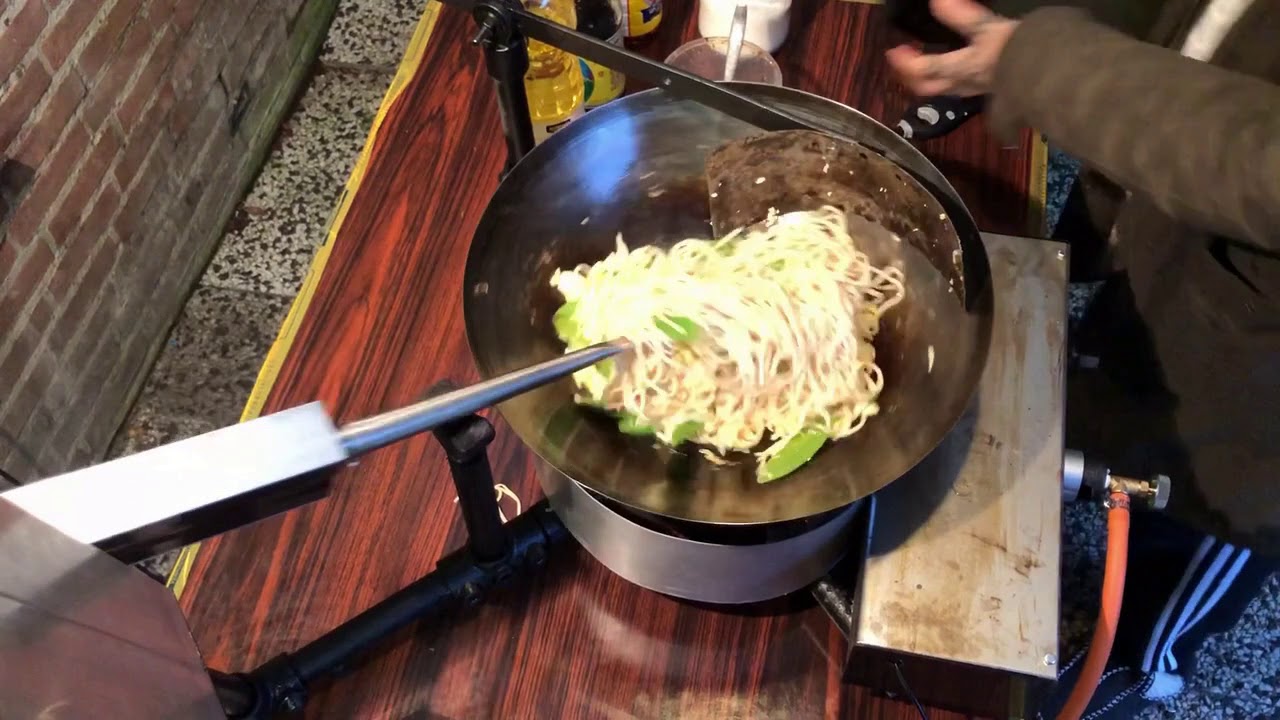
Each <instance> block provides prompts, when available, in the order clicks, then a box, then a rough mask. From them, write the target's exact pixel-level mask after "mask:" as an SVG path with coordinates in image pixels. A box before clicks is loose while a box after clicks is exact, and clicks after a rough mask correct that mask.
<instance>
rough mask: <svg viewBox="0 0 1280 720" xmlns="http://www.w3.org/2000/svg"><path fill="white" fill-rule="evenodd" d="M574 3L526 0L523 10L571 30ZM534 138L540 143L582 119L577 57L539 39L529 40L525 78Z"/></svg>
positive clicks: (579, 71) (573, 23) (562, 0)
mask: <svg viewBox="0 0 1280 720" xmlns="http://www.w3.org/2000/svg"><path fill="white" fill-rule="evenodd" d="M573 2H574V0H524V8H525V10H528V11H529V12H531V13H533V14H535V15H540V16H542V17H544V18H547V19H548V20H552V21H554V22H556V23H559V24H561V25H564V26H565V27H569V28H575V29H576V28H577V24H578V20H577V14H576V13H575V12H574V7H573ZM524 92H525V95H527V96H528V98H529V115H530V116H531V118H532V120H533V139H534V141H535V142H538V143H541V142H542V141H544V140H546V139H547V138H548V137H550V136H551V134H552V133H554V132H555V131H556V130H559V129H560V128H562V127H564V126H565V125H568V124H569V122H570V121H572V120H574V119H575V118H578V117H581V116H582V113H583V112H584V108H583V102H582V70H581V69H580V68H579V66H578V58H576V57H574V56H573V55H570V54H569V53H567V52H565V51H563V50H560V49H559V48H554V47H551V46H550V45H547V44H545V43H541V42H538V41H536V40H530V41H529V72H527V73H525V75H524Z"/></svg>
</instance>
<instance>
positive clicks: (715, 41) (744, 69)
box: [667, 37, 782, 86]
mask: <svg viewBox="0 0 1280 720" xmlns="http://www.w3.org/2000/svg"><path fill="white" fill-rule="evenodd" d="M728 49H729V38H727V37H712V38H698V39H697V40H691V41H689V42H687V43H685V44H684V45H681V46H680V47H678V48H676V51H675V52H673V53H671V54H670V55H668V56H667V64H668V65H670V66H671V67H674V68H677V69H679V70H683V71H685V72H687V73H689V74H690V75H697V76H698V77H700V78H704V79H707V80H724V66H725V64H726V61H727V59H728V58H727V57H726V54H727V52H728ZM733 79H734V80H735V81H738V80H741V81H742V82H758V83H765V84H767V85H779V86H780V85H782V68H780V67H778V63H777V61H775V60H774V59H773V56H771V55H769V53H767V52H765V51H764V50H763V49H761V48H760V46H759V45H752V44H751V43H749V42H746V41H743V43H742V54H741V55H739V56H738V70H737V72H735V73H734V77H733Z"/></svg>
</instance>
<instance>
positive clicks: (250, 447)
mask: <svg viewBox="0 0 1280 720" xmlns="http://www.w3.org/2000/svg"><path fill="white" fill-rule="evenodd" d="M630 347H631V346H630V344H629V343H628V342H626V341H625V340H618V341H613V342H608V343H601V344H598V345H593V346H591V347H588V348H584V349H582V350H579V351H577V352H573V353H569V354H566V355H563V356H561V357H558V358H555V359H553V360H548V361H546V362H543V363H539V364H537V365H533V366H531V367H528V368H523V369H520V370H516V371H513V372H510V373H506V374H504V375H501V376H498V377H495V378H493V379H491V380H486V381H484V382H480V383H476V384H474V385H471V386H469V387H465V388H461V389H458V390H451V391H448V392H445V393H443V394H440V395H436V396H434V397H431V398H429V399H427V400H423V401H421V402H418V403H414V404H413V405H410V406H408V407H405V408H400V409H398V410H392V411H390V412H386V413H383V414H381V415H376V416H374V417H371V418H368V419H366V420H361V421H358V422H354V423H351V424H350V425H347V426H345V427H343V428H341V429H338V428H337V427H335V426H334V423H333V421H332V419H331V418H330V417H329V415H328V413H327V412H325V410H324V408H323V407H321V406H320V404H319V403H311V404H308V405H303V406H300V407H296V408H291V409H289V410H284V411H282V412H278V413H273V414H271V415H266V416H263V417H260V418H257V419H254V420H251V421H248V422H245V423H240V424H238V425H232V426H230V427H226V428H222V429H221V430H215V431H213V432H211V433H206V434H204V435H200V436H197V437H194V438H190V439H187V440H182V441H179V442H176V443H170V444H168V445H163V446H160V447H158V448H155V449H152V450H147V451H144V452H140V453H136V454H134V455H129V456H127V457H123V458H119V459H117V460H112V461H110V462H105V463H101V464H99V465H94V466H92V467H88V468H84V469H81V470H76V471H73V472H69V473H66V474H64V475H58V476H56V477H52V478H48V479H46V480H41V481H39V482H35V483H31V484H30V485H24V486H22V487H18V488H15V489H13V490H9V491H7V492H5V493H3V494H0V500H3V501H8V502H10V503H12V504H13V505H16V506H17V507H18V508H20V509H22V510H23V511H25V512H26V513H27V514H28V515H31V516H33V517H35V518H36V519H38V520H41V521H43V522H44V523H45V524H46V525H50V526H52V527H54V528H56V529H57V530H60V531H61V532H62V533H63V534H64V535H67V536H69V537H71V538H72V539H74V540H78V541H80V542H82V543H85V544H89V545H97V546H98V547H99V548H100V549H102V550H104V551H106V552H109V553H111V554H112V555H114V556H115V557H116V558H117V559H119V560H122V561H124V562H132V561H136V560H141V559H144V558H146V557H150V556H152V555H156V554H158V553H160V552H164V551H166V550H170V549H173V548H178V547H182V546H183V545H187V544H189V543H192V542H195V541H198V540H202V539H204V538H207V537H210V536H212V535H216V534H219V533H222V532H226V531H228V530H232V529H234V528H237V527H242V526H244V525H248V524H250V523H253V522H256V521H258V520H261V519H263V518H266V517H269V516H271V515H275V514H277V513H280V512H284V511H286V510H290V509H292V508H295V507H298V506H300V505H303V504H305V503H308V502H311V501H313V500H318V499H320V498H322V497H324V496H325V495H326V494H327V493H328V489H329V484H330V482H331V476H332V473H331V469H332V468H333V467H335V466H338V465H341V464H342V463H344V462H346V461H348V460H350V459H351V458H353V457H356V456H358V455H361V454H363V453H367V452H369V451H371V450H375V449H377V448H380V447H384V446H386V445H389V444H391V443H394V442H397V441H399V440H403V439H405V438H408V437H411V436H413V435H416V434H418V433H421V432H425V431H427V430H435V429H437V428H441V427H442V426H445V425H446V424H448V423H450V422H451V421H454V420H459V419H462V418H466V417H468V416H470V415H471V414H473V413H475V412H476V411H478V410H481V409H483V408H486V407H489V406H491V405H495V404H497V403H500V402H503V401H504V400H508V399H510V398H512V397H515V396H516V395H519V394H521V393H524V392H528V391H530V390H533V389H534V388H537V387H540V386H542V385H546V384H549V383H552V382H555V381H557V380H559V379H561V378H564V377H566V376H568V375H570V374H572V373H574V372H577V371H578V370H582V369H583V368H587V367H590V366H592V365H594V364H596V363H598V362H600V361H601V360H605V359H607V358H610V357H613V356H615V355H618V354H619V353H623V352H626V351H628V350H629V349H630ZM484 491H485V492H486V493H487V492H490V489H489V488H488V487H486V488H485V489H484Z"/></svg>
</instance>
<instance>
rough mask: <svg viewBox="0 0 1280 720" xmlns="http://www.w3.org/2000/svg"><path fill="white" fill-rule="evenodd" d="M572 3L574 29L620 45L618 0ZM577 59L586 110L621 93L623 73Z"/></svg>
mask: <svg viewBox="0 0 1280 720" xmlns="http://www.w3.org/2000/svg"><path fill="white" fill-rule="evenodd" d="M574 4H575V9H576V10H577V13H578V32H580V33H583V34H586V35H590V36H591V37H594V38H596V39H598V40H604V41H605V42H608V43H610V44H611V45H617V46H619V47H621V46H622V38H623V34H624V33H625V29H624V22H623V17H624V13H625V11H624V10H623V7H622V3H621V1H620V0H576V2H575V3H574ZM578 62H579V63H580V65H581V67H582V79H583V98H584V100H585V103H586V108H587V110H592V109H595V108H598V107H600V106H601V105H603V104H605V103H607V102H609V101H610V100H616V99H617V98H618V97H620V96H621V95H622V90H623V88H624V86H625V85H626V81H627V78H626V76H625V75H623V74H622V73H620V72H618V71H616V70H612V69H610V68H607V67H604V66H603V65H597V64H595V63H593V62H591V61H590V60H587V59H585V58H578Z"/></svg>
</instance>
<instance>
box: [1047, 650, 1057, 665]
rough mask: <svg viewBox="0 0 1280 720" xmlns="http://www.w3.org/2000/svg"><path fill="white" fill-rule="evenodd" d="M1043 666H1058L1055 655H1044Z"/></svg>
mask: <svg viewBox="0 0 1280 720" xmlns="http://www.w3.org/2000/svg"><path fill="white" fill-rule="evenodd" d="M1044 664H1045V665H1048V666H1049V667H1053V666H1054V665H1057V664H1058V656H1057V655H1054V654H1053V653H1048V654H1046V655H1045V656H1044Z"/></svg>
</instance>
